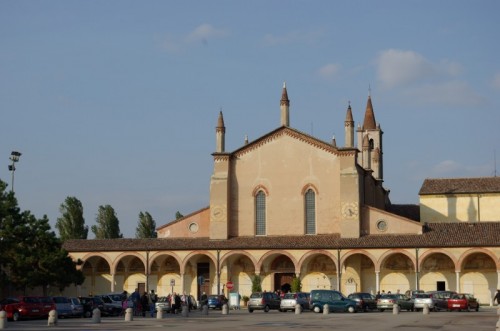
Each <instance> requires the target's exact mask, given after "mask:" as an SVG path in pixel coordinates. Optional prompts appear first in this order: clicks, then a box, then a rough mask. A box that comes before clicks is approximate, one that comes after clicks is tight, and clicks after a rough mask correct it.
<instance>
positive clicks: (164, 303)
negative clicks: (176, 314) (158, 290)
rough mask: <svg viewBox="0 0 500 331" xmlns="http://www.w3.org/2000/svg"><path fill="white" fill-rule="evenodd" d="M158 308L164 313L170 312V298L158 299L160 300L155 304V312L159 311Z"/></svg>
mask: <svg viewBox="0 0 500 331" xmlns="http://www.w3.org/2000/svg"><path fill="white" fill-rule="evenodd" d="M158 308H161V310H162V311H163V312H169V311H170V298H169V297H158V300H157V301H156V303H155V310H156V311H158Z"/></svg>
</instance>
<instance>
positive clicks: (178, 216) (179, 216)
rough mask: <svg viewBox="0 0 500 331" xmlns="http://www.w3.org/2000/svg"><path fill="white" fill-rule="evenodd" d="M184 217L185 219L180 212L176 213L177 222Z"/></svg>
mask: <svg viewBox="0 0 500 331" xmlns="http://www.w3.org/2000/svg"><path fill="white" fill-rule="evenodd" d="M183 217H184V215H182V214H181V213H180V211H177V212H176V213H175V219H176V220H178V219H179V218H183Z"/></svg>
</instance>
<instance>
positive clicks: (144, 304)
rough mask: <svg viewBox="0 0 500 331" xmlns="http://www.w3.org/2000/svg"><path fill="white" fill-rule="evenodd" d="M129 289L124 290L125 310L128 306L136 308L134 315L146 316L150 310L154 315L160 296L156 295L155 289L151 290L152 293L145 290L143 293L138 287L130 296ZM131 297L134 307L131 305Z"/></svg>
mask: <svg viewBox="0 0 500 331" xmlns="http://www.w3.org/2000/svg"><path fill="white" fill-rule="evenodd" d="M127 294H128V293H127V291H123V295H122V308H123V310H125V309H126V308H132V309H133V310H134V316H140V315H142V317H146V312H149V314H150V315H151V317H154V314H155V311H156V309H155V305H156V301H157V300H158V296H157V295H156V293H155V291H154V290H151V292H150V293H147V292H146V291H144V293H143V294H142V295H141V294H140V293H139V289H138V288H136V289H135V291H134V293H132V294H131V295H130V297H128V295H127ZM129 299H130V301H132V307H129V306H130V304H129Z"/></svg>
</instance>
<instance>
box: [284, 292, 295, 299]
mask: <svg viewBox="0 0 500 331" xmlns="http://www.w3.org/2000/svg"><path fill="white" fill-rule="evenodd" d="M283 299H295V293H287V294H285V296H284V297H283Z"/></svg>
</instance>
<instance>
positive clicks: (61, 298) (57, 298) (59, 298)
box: [52, 297, 69, 303]
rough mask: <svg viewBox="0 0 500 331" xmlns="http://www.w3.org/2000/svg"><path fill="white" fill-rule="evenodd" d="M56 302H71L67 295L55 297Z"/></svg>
mask: <svg viewBox="0 0 500 331" xmlns="http://www.w3.org/2000/svg"><path fill="white" fill-rule="evenodd" d="M52 299H53V300H54V302H55V303H69V299H68V298H65V297H53V298H52Z"/></svg>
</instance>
